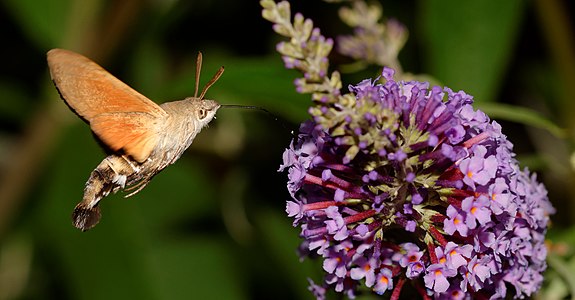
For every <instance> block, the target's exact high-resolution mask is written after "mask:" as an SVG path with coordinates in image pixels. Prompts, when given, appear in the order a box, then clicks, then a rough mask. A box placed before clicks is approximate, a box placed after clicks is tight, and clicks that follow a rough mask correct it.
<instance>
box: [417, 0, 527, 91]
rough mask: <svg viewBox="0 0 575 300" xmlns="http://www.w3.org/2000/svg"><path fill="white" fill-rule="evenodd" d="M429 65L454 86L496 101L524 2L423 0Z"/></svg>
mask: <svg viewBox="0 0 575 300" xmlns="http://www.w3.org/2000/svg"><path fill="white" fill-rule="evenodd" d="M420 4H421V5H420V12H421V18H420V19H421V20H422V21H421V23H420V32H421V33H422V35H423V36H422V38H423V40H424V42H423V43H422V45H424V47H425V49H424V50H423V53H424V54H425V55H426V57H425V59H426V64H427V69H426V73H428V74H433V75H434V76H435V77H436V78H438V79H439V80H440V81H442V82H443V83H444V84H445V85H447V86H449V87H451V88H452V89H453V90H465V91H466V92H467V93H468V94H471V95H473V96H474V98H475V99H476V101H477V102H492V101H494V100H495V96H496V95H497V91H498V89H499V88H500V84H501V82H502V79H503V76H504V73H505V71H506V68H507V62H508V61H509V58H510V55H511V53H512V50H513V49H512V48H513V46H514V44H515V40H516V38H517V35H518V29H519V25H520V24H521V21H522V17H523V12H524V6H525V4H526V2H525V1H521V0H509V1H497V0H486V1H457V0H430V1H421V2H420Z"/></svg>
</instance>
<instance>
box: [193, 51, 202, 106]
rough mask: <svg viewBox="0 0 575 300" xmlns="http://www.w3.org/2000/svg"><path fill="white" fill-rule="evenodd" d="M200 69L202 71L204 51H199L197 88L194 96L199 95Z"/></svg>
mask: <svg viewBox="0 0 575 300" xmlns="http://www.w3.org/2000/svg"><path fill="white" fill-rule="evenodd" d="M200 71H202V52H198V58H197V59H196V89H195V91H194V98H197V97H198V86H199V85H200Z"/></svg>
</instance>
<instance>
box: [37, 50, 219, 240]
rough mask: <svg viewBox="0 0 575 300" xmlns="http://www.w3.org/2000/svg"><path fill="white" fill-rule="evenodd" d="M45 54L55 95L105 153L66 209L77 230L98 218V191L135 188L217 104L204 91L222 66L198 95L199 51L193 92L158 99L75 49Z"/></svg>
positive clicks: (183, 145) (184, 143)
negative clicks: (71, 206) (177, 98)
mask: <svg viewBox="0 0 575 300" xmlns="http://www.w3.org/2000/svg"><path fill="white" fill-rule="evenodd" d="M47 59H48V66H49V68H50V75H51V77H52V81H53V82H54V84H55V86H56V89H57V90H58V92H59V93H60V96H61V98H62V99H63V100H64V101H65V102H66V104H67V105H68V106H69V107H70V109H71V110H72V111H74V112H75V113H76V114H77V115H78V116H79V117H80V118H82V119H83V120H84V121H85V122H86V123H88V124H89V125H90V129H91V130H92V132H93V133H94V135H95V136H96V137H97V138H98V140H99V141H101V143H102V144H103V145H104V146H105V148H107V149H108V150H110V153H111V154H110V155H108V156H107V157H106V158H104V160H103V161H102V162H101V163H100V164H99V165H98V166H97V167H96V169H94V171H92V173H91V174H90V177H89V179H88V181H87V182H86V186H85V188H84V196H83V198H82V201H80V203H78V205H76V207H75V208H74V211H73V213H72V219H73V223H74V226H76V227H77V228H79V229H81V230H82V231H86V230H88V229H90V228H92V227H94V226H95V225H96V224H98V222H99V221H100V217H101V214H100V208H99V206H98V204H99V202H100V200H102V198H103V197H105V196H107V195H108V194H109V193H115V192H117V191H119V190H124V189H125V190H126V191H127V192H128V194H127V195H126V197H130V196H132V195H134V194H136V193H138V192H139V191H141V190H142V189H143V188H144V187H145V186H146V185H147V184H148V182H149V181H150V180H151V179H152V178H153V177H154V176H155V175H156V174H158V172H160V171H161V170H163V169H164V168H165V167H167V166H168V165H170V164H173V163H174V162H176V160H178V159H179V158H180V156H181V155H182V153H183V152H184V151H185V150H186V149H187V148H188V147H189V146H190V145H191V144H192V142H193V141H194V138H195V137H196V135H197V134H198V133H199V132H200V130H201V129H202V128H203V127H204V126H206V125H207V124H208V123H209V122H210V121H211V120H212V119H213V118H214V116H215V114H216V111H217V110H218V109H219V108H220V104H219V103H218V102H216V101H214V100H208V99H204V96H205V94H206V92H207V90H208V89H209V88H210V87H211V86H212V85H213V84H214V83H215V82H216V81H217V80H218V79H219V78H220V76H221V75H222V73H223V72H224V68H223V67H221V68H220V69H219V70H218V71H217V73H216V74H215V75H214V77H213V78H212V79H211V80H210V81H209V82H208V83H207V84H206V85H205V86H204V88H203V89H202V91H201V92H200V95H199V96H198V85H199V77H200V70H201V65H202V55H201V53H198V57H197V63H196V85H195V92H194V96H193V97H188V98H185V99H184V100H180V101H172V102H166V103H163V104H160V105H158V104H156V103H155V102H153V101H151V100H150V99H148V98H147V97H145V96H143V95H142V94H140V93H138V92H137V91H136V90H134V89H132V88H131V87H129V86H128V85H127V84H125V83H123V82H122V81H120V80H119V79H117V78H116V77H114V76H113V75H111V74H110V73H108V72H107V71H106V70H104V69H103V68H102V67H100V66H99V65H97V64H96V63H94V62H93V61H91V60H90V59H88V58H86V57H84V56H82V55H80V54H78V53H75V52H72V51H68V50H64V49H52V50H50V51H48V54H47Z"/></svg>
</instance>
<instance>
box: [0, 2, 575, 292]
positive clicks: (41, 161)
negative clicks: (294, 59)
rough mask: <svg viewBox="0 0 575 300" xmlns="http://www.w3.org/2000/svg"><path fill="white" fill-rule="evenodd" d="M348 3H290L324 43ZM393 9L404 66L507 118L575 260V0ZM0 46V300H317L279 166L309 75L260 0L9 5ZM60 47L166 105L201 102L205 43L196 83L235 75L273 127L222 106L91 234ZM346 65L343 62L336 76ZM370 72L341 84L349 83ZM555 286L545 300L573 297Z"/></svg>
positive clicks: (85, 158)
mask: <svg viewBox="0 0 575 300" xmlns="http://www.w3.org/2000/svg"><path fill="white" fill-rule="evenodd" d="M341 5H342V4H334V3H325V2H321V1H315V0H314V1H312V0H307V1H304V0H299V1H292V8H293V11H294V12H295V11H298V12H302V13H303V14H304V15H305V16H306V17H310V18H312V19H313V20H314V22H315V25H316V26H318V27H320V28H321V30H322V33H323V34H324V35H326V36H329V37H335V36H337V35H339V34H348V33H350V32H351V30H350V29H349V28H348V27H346V26H345V25H344V24H343V23H342V22H341V21H340V20H339V18H338V16H337V10H338V8H339V7H340V6H341ZM382 5H383V9H384V14H385V16H386V17H393V18H396V19H398V20H399V21H400V22H402V23H403V24H405V26H406V27H407V29H408V30H409V32H410V36H409V40H408V42H407V44H406V46H405V48H404V50H403V51H402V52H401V53H400V57H399V58H400V61H401V63H402V66H403V69H404V70H405V71H408V72H411V73H415V74H428V75H431V76H433V77H435V78H436V79H437V80H438V81H439V82H442V83H443V84H445V85H447V86H449V87H451V88H453V89H454V90H459V89H463V90H465V91H466V92H468V93H469V94H472V95H474V96H475V99H476V102H477V105H478V107H479V108H481V109H484V110H485V111H486V112H487V113H488V114H490V115H491V116H492V117H493V118H494V119H496V120H497V121H498V122H500V123H502V124H503V131H504V133H506V134H507V135H508V137H509V139H510V140H511V141H512V142H513V143H514V144H515V149H516V152H517V153H518V159H519V160H520V161H521V163H522V165H524V166H529V168H530V169H531V170H534V171H536V172H537V173H538V176H539V178H541V179H542V180H543V181H544V182H545V183H546V185H547V188H548V190H549V194H550V198H551V201H552V202H553V203H554V205H555V206H556V207H557V208H558V212H557V214H556V215H554V216H553V228H552V234H551V235H550V239H551V242H550V244H552V245H560V246H563V248H561V247H558V248H560V249H563V250H561V251H558V252H557V253H555V252H553V251H555V250H553V251H552V253H553V255H555V254H556V255H563V257H561V259H564V260H566V261H567V264H566V265H568V264H569V263H570V264H571V265H572V266H575V264H574V263H573V260H571V256H570V255H571V253H572V252H570V249H571V248H570V247H571V245H572V244H573V241H574V234H573V219H574V217H575V205H574V203H573V199H574V194H575V188H573V187H574V186H575V185H574V183H575V176H574V172H573V167H572V163H571V161H572V158H571V155H572V153H573V142H574V141H575V134H574V132H575V131H574V129H575V117H573V113H574V112H575V92H574V89H573V87H574V86H575V58H574V57H575V53H574V52H575V51H574V49H575V48H574V42H575V41H574V36H575V35H574V31H573V29H574V28H573V20H572V19H571V18H572V17H573V11H574V9H573V8H574V7H573V2H571V1H558V0H552V1H547V0H537V1H519V0H513V1H495V0H490V1H477V2H472V3H467V2H465V3H460V2H459V1H455V0H453V1H451V0H450V1H440V0H434V1H385V2H383V3H382ZM0 36H1V37H2V38H1V40H2V47H0V57H1V58H2V62H0V300H2V299H270V298H273V299H294V298H298V299H310V298H311V297H312V296H311V293H309V292H308V291H307V290H306V286H307V280H306V277H312V278H314V279H315V280H316V282H317V281H319V280H320V278H321V266H319V265H318V264H317V262H309V261H305V262H304V263H299V260H298V257H297V256H296V252H295V250H296V248H297V245H298V243H299V240H298V230H297V229H295V228H293V227H291V220H290V219H288V218H287V217H286V215H285V213H284V209H285V201H286V200H287V199H288V198H289V194H288V193H287V190H286V174H281V173H277V172H276V170H277V169H278V167H279V165H280V164H281V158H282V152H283V150H284V149H285V147H287V146H289V142H290V140H291V137H292V136H291V135H290V130H295V129H297V128H298V124H299V123H300V122H302V121H303V120H305V119H306V118H307V114H306V111H307V107H308V106H309V104H310V101H309V96H307V95H298V94H296V93H295V89H294V87H293V80H294V79H295V78H297V77H298V76H300V74H298V73H297V72H295V71H290V70H285V69H284V68H283V63H282V61H281V59H280V56H279V55H278V54H277V53H276V52H275V44H276V43H277V42H278V41H280V40H281V38H280V37H278V36H277V35H276V34H275V33H273V31H272V29H271V24H270V23H268V22H267V21H265V20H263V19H262V18H261V8H260V6H259V4H258V2H257V1H225V0H198V1H183V0H182V1H177V0H172V1H160V0H158V1H141V0H127V1H97V0H88V1H73V0H40V1H36V0H4V1H2V2H1V3H0ZM56 47H57V48H66V49H70V50H74V51H77V52H79V53H82V54H84V55H86V56H88V57H90V58H92V59H93V60H94V61H96V62H98V63H99V64H101V65H102V66H104V67H105V68H106V69H107V70H109V71H110V72H111V73H112V74H114V75H115V76H117V77H118V78H120V79H121V80H123V81H124V82H126V83H128V84H129V85H130V86H132V87H134V88H135V89H136V90H138V91H140V92H141V93H142V94H144V95H146V96H148V97H149V98H150V99H152V100H154V101H156V102H163V101H171V100H178V99H182V98H184V97H187V96H190V95H191V94H193V89H194V72H195V66H194V64H195V57H196V54H197V52H198V51H202V52H203V55H204V65H203V69H202V70H203V73H202V81H201V82H202V85H203V84H205V83H206V82H207V81H208V80H209V78H211V76H212V75H213V74H214V73H215V71H216V70H217V68H219V66H221V65H224V66H225V67H226V71H225V73H224V75H223V77H222V78H221V79H220V80H219V81H218V82H217V83H216V84H215V85H214V86H213V87H212V88H211V89H210V91H209V92H208V94H207V98H210V99H215V100H217V101H219V102H220V103H225V104H244V105H258V106H262V107H265V108H266V109H268V110H270V111H272V112H274V113H275V114H276V115H277V116H278V119H279V121H276V120H274V118H273V117H270V116H268V115H266V114H264V113H261V112H258V111H241V110H224V109H222V110H220V111H219V112H218V115H217V119H216V120H214V121H213V122H212V123H211V124H210V126H209V128H205V129H204V130H203V131H202V133H201V134H200V135H199V136H198V137H197V138H196V141H195V142H194V143H193V145H192V146H191V147H190V149H188V151H187V152H186V153H185V154H184V156H183V157H182V158H181V159H180V161H178V163H176V164H175V165H174V166H171V167H169V168H167V169H166V170H165V171H163V172H162V173H161V174H159V175H158V176H156V178H155V179H154V180H153V181H152V182H151V183H150V184H149V186H148V187H146V188H145V189H144V190H143V191H142V192H140V193H139V194H137V195H136V196H133V197H131V198H128V199H123V197H122V194H121V193H119V194H117V195H112V196H109V197H107V198H106V199H104V201H103V202H102V203H101V208H102V213H103V218H102V221H101V223H100V224H99V225H98V226H97V227H96V228H94V229H93V230H91V231H88V232H85V233H82V232H80V231H78V230H77V229H75V228H74V227H73V226H72V224H71V220H70V214H71V211H72V208H73V207H74V205H76V203H77V202H78V201H79V200H80V199H81V197H82V191H83V187H84V183H85V181H86V180H87V178H88V176H89V174H90V172H91V171H92V170H93V168H94V167H95V166H96V165H97V164H98V163H99V162H100V161H101V160H102V159H103V158H104V154H103V152H102V151H101V150H100V148H99V147H98V145H97V143H96V142H95V141H94V139H93V138H92V135H91V134H90V131H89V128H88V126H87V125H86V124H84V123H82V122H81V121H80V120H79V119H78V118H77V117H76V116H74V114H73V113H71V112H70V111H69V110H68V109H67V108H66V106H65V105H64V103H63V102H62V101H61V100H60V99H59V97H58V94H57V92H56V90H55V89H54V87H53V86H52V84H51V82H50V79H49V75H48V70H47V66H46V60H45V53H46V52H47V51H48V50H49V49H51V48H56ZM348 62H349V61H346V59H345V58H342V57H341V56H334V57H333V59H332V65H331V67H332V69H337V67H338V65H339V64H344V63H348ZM374 70H376V68H371V69H368V70H366V71H364V72H359V73H355V74H343V81H344V87H345V86H347V85H348V84H353V83H356V82H358V81H360V80H361V79H363V78H367V77H375V76H376V75H377V74H376V73H375V72H374ZM509 105H513V106H509ZM525 108H528V109H529V110H524V109H525ZM552 249H555V248H552ZM574 270H575V267H574ZM553 272H555V271H552V273H553ZM558 273H561V272H558ZM567 273H569V272H567ZM571 273H575V271H573V272H571ZM550 276H551V277H550V278H555V279H557V278H559V277H557V274H556V273H553V274H551V275H550ZM557 282H562V281H561V280H560V279H557V280H556V281H554V282H551V280H550V284H549V285H546V288H545V290H544V293H547V294H543V295H550V294H549V293H552V292H556V291H558V290H559V291H563V294H561V295H568V293H569V292H568V291H565V289H566V288H565V286H564V285H561V284H560V283H557ZM557 285H559V286H560V287H559V288H557V287H556V286H557ZM558 293H560V292H558Z"/></svg>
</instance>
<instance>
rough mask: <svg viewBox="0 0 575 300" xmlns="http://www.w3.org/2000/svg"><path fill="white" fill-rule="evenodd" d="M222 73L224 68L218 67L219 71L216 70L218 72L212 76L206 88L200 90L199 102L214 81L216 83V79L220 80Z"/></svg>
mask: <svg viewBox="0 0 575 300" xmlns="http://www.w3.org/2000/svg"><path fill="white" fill-rule="evenodd" d="M223 73H224V67H223V66H222V67H220V69H219V70H218V72H216V74H215V75H214V77H212V79H211V80H210V81H209V82H208V83H207V84H206V86H204V88H203V89H202V93H201V94H200V98H199V99H200V100H201V99H204V96H205V95H206V92H207V91H208V89H209V88H210V87H211V86H212V85H213V84H214V83H216V81H218V79H220V77H221V76H222V74H223Z"/></svg>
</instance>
